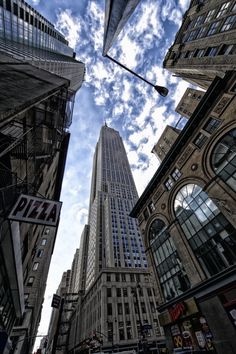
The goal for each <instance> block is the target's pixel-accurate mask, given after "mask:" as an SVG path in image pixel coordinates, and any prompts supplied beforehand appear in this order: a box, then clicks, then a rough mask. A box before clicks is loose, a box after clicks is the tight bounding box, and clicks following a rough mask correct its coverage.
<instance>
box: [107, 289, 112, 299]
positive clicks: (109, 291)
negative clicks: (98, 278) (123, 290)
mask: <svg viewBox="0 0 236 354" xmlns="http://www.w3.org/2000/svg"><path fill="white" fill-rule="evenodd" d="M107 297H111V288H107Z"/></svg>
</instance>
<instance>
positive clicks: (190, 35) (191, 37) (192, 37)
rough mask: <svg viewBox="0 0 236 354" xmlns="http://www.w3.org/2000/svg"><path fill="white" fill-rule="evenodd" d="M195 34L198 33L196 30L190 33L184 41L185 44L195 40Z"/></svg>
mask: <svg viewBox="0 0 236 354" xmlns="http://www.w3.org/2000/svg"><path fill="white" fill-rule="evenodd" d="M197 33H198V30H194V31H191V32H190V34H189V37H188V39H187V40H186V41H187V42H190V41H193V40H194V39H195V38H196V35H197Z"/></svg>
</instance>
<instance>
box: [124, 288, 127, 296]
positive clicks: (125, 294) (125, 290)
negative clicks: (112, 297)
mask: <svg viewBox="0 0 236 354" xmlns="http://www.w3.org/2000/svg"><path fill="white" fill-rule="evenodd" d="M123 296H124V297H127V296H128V292H127V288H123Z"/></svg>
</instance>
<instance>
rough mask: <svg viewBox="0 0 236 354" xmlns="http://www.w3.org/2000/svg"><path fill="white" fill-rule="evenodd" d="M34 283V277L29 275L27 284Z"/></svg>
mask: <svg viewBox="0 0 236 354" xmlns="http://www.w3.org/2000/svg"><path fill="white" fill-rule="evenodd" d="M33 283H34V277H29V279H28V282H27V286H32V285H33Z"/></svg>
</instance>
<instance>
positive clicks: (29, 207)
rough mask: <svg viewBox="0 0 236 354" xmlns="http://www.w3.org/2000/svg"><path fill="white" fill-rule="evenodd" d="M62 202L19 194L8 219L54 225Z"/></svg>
mask: <svg viewBox="0 0 236 354" xmlns="http://www.w3.org/2000/svg"><path fill="white" fill-rule="evenodd" d="M61 206H62V202H56V201H54V200H49V199H44V198H38V197H33V196H31V195H25V194H21V195H20V196H19V198H18V200H17V202H16V204H15V205H14V207H13V208H12V210H11V212H10V214H9V216H8V219H11V220H16V221H21V222H28V223H34V224H41V225H48V226H56V225H57V223H58V219H59V215H60V210H61Z"/></svg>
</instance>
